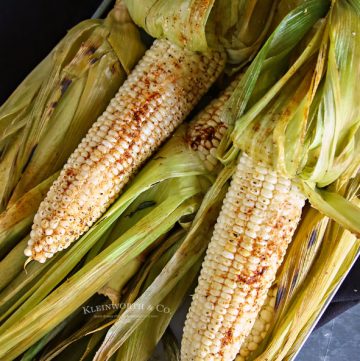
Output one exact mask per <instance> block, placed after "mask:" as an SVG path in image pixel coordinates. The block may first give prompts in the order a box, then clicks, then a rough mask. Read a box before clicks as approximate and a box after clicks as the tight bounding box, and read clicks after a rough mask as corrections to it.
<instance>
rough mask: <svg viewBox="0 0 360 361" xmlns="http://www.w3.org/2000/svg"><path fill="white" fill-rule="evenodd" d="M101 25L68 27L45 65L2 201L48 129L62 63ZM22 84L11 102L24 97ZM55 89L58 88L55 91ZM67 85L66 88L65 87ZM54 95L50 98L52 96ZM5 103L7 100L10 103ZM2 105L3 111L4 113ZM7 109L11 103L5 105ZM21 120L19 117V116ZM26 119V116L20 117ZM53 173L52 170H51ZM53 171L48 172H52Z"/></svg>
mask: <svg viewBox="0 0 360 361" xmlns="http://www.w3.org/2000/svg"><path fill="white" fill-rule="evenodd" d="M98 25H99V21H95V20H89V21H85V22H82V23H80V24H78V25H77V26H75V27H74V28H73V29H71V30H70V31H69V33H68V34H67V35H66V36H65V38H64V39H63V40H62V41H61V42H60V43H59V44H58V45H57V47H56V48H55V49H54V50H53V51H52V52H51V53H50V55H49V57H50V58H51V61H52V64H51V66H50V67H49V68H47V67H46V69H44V70H47V73H46V74H44V78H43V82H42V83H41V85H40V87H39V89H38V91H37V93H36V96H34V99H33V101H32V102H30V103H27V104H26V108H24V109H23V112H24V114H23V117H24V127H23V129H21V133H20V134H19V138H20V144H18V145H17V147H16V152H14V153H13V154H12V157H11V163H12V164H13V172H12V176H11V177H9V178H4V179H6V182H3V183H4V186H6V188H7V189H8V191H7V193H6V194H1V193H0V196H1V197H2V198H1V202H2V203H4V204H6V202H7V201H8V198H9V196H10V194H11V192H12V190H13V188H14V186H15V185H16V183H17V182H18V180H19V177H20V175H21V172H22V171H23V168H24V167H25V166H26V164H27V163H28V161H29V158H30V157H31V154H32V153H33V151H34V149H35V147H36V145H37V143H38V142H39V139H40V138H41V136H42V134H43V131H44V129H45V126H46V124H47V123H48V122H47V121H48V120H49V115H50V114H51V113H52V109H53V104H54V102H55V103H56V102H57V101H59V98H60V97H61V94H62V92H61V87H60V86H57V84H58V83H57V82H58V79H59V78H58V74H59V72H60V70H61V67H62V65H63V63H64V64H66V63H67V62H68V61H70V59H71V58H72V57H73V56H74V53H76V51H77V49H78V48H79V46H80V44H81V43H82V42H83V41H84V40H85V39H86V38H87V36H88V35H89V33H91V32H92V31H93V30H94V28H96V27H97V26H98ZM21 88H22V85H20V87H19V91H15V92H14V95H13V96H11V98H12V99H9V100H8V101H7V103H8V104H12V103H17V102H18V100H17V98H18V97H21V95H22V91H21ZM56 89H58V90H57V91H56ZM63 89H64V88H63ZM50 98H51V101H49V99H50ZM7 103H6V104H7ZM1 110H2V109H0V114H1ZM5 112H6V113H7V112H8V107H7V108H6V109H5ZM18 121H19V120H18ZM21 121H23V120H21ZM12 123H13V122H12V121H9V127H11V126H12ZM52 173H53V172H52ZM52 173H50V174H49V175H48V176H50V175H51V174H52Z"/></svg>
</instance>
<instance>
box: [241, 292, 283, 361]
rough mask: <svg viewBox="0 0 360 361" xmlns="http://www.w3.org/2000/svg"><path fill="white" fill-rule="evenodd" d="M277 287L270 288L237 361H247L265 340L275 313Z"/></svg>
mask: <svg viewBox="0 0 360 361" xmlns="http://www.w3.org/2000/svg"><path fill="white" fill-rule="evenodd" d="M276 295H277V287H276V286H275V287H273V288H270V290H269V292H268V294H267V297H266V300H265V302H264V304H263V306H262V308H261V310H260V312H259V314H258V317H257V319H256V321H255V323H254V326H253V328H252V329H251V332H250V334H249V336H248V337H247V338H246V339H245V341H244V343H243V345H242V346H241V349H240V351H239V353H238V355H237V356H236V359H235V361H246V359H247V357H248V356H249V355H250V354H251V353H252V352H254V351H255V350H256V349H257V348H258V347H259V345H260V343H261V342H262V341H263V340H264V338H265V336H266V333H267V331H268V330H269V328H270V326H271V323H272V320H273V318H274V314H275V303H276Z"/></svg>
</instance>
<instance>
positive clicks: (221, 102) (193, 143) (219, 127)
mask: <svg viewBox="0 0 360 361" xmlns="http://www.w3.org/2000/svg"><path fill="white" fill-rule="evenodd" d="M237 81H238V79H235V80H234V81H233V82H232V83H231V84H230V85H229V86H228V87H227V88H226V89H225V91H224V92H223V93H222V94H221V95H220V96H219V97H218V98H216V99H214V100H213V101H212V102H210V104H209V105H207V106H206V107H205V108H204V109H203V110H202V111H201V112H200V113H199V114H198V115H197V116H196V117H195V118H194V120H193V121H192V122H191V123H190V124H189V127H188V129H187V132H186V139H187V142H188V144H189V146H190V147H191V148H192V149H193V150H194V151H196V152H197V154H198V156H199V157H200V159H201V160H202V161H203V162H204V165H205V167H206V168H207V169H208V170H210V171H213V170H214V169H216V167H217V165H218V164H219V160H218V159H217V158H216V150H217V147H218V146H219V144H220V141H221V139H222V138H223V135H224V134H225V133H226V130H227V128H228V127H227V124H226V123H224V122H223V118H222V117H221V114H222V112H223V111H224V106H225V103H226V102H227V101H228V100H229V98H230V96H231V94H232V92H233V90H234V89H235V86H236V84H237Z"/></svg>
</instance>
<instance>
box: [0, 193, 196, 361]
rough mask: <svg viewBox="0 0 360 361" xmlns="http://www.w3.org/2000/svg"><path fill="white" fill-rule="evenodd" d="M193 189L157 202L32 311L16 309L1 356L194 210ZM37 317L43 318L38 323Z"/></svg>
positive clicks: (20, 347) (24, 344) (56, 319)
mask: <svg viewBox="0 0 360 361" xmlns="http://www.w3.org/2000/svg"><path fill="white" fill-rule="evenodd" d="M194 191H197V190H194V189H185V190H182V191H180V192H178V194H177V195H174V196H173V197H170V198H168V199H167V200H166V201H164V202H163V203H162V204H160V205H159V206H157V207H156V208H155V209H154V210H153V212H151V213H150V214H148V215H147V216H145V217H144V218H143V219H142V220H141V221H139V222H138V223H137V225H136V226H134V227H132V228H131V229H130V230H129V231H128V232H126V233H125V234H124V235H123V236H122V237H120V238H119V239H118V240H117V241H116V242H114V243H113V244H112V245H110V246H109V247H108V248H107V249H105V250H104V251H103V252H102V253H101V254H99V255H98V256H97V257H95V258H94V259H93V260H92V261H90V262H89V263H88V264H86V265H85V266H84V267H82V268H81V269H80V270H79V271H78V272H77V273H76V274H74V275H73V276H72V277H71V278H69V279H68V280H67V281H66V282H65V283H64V284H62V285H61V286H60V287H58V288H57V289H56V290H55V291H54V292H52V293H51V294H50V295H49V296H48V297H47V298H46V299H45V300H43V301H42V302H40V303H38V304H37V306H35V307H31V314H29V313H28V314H27V316H26V317H24V318H21V317H19V316H18V315H17V316H15V317H14V315H16V313H15V314H14V315H13V316H12V317H11V318H10V319H8V320H7V321H6V323H5V324H3V325H2V327H1V328H2V335H1V336H0V343H1V344H2V345H3V347H2V349H1V350H0V357H1V358H3V359H4V360H11V359H12V358H14V357H16V356H17V355H19V354H20V353H21V352H23V351H24V350H25V349H27V348H28V347H29V346H31V345H32V344H33V343H35V342H37V341H38V340H39V339H40V338H41V337H43V336H44V335H45V334H46V333H47V332H49V330H51V329H52V328H53V327H55V326H56V325H57V324H59V323H60V322H61V321H62V320H63V319H64V318H66V317H67V316H68V315H70V314H71V313H72V312H73V311H74V310H75V309H76V308H77V307H79V306H80V305H81V304H82V303H83V302H84V301H86V300H87V299H88V298H89V297H90V296H91V295H93V294H94V293H95V292H96V291H97V290H98V289H99V288H101V287H102V286H103V285H104V284H105V283H106V282H107V280H108V278H109V277H111V274H112V272H114V271H116V270H117V269H118V268H119V267H121V266H123V265H124V264H125V262H128V261H129V260H130V259H132V258H134V257H137V256H138V255H139V254H140V253H141V252H142V251H143V250H144V249H145V248H147V246H148V245H149V244H151V242H153V241H154V240H156V239H157V238H158V237H159V236H160V235H161V234H163V233H165V232H167V231H168V230H169V229H170V228H172V227H173V225H174V223H175V222H176V221H177V220H178V219H179V217H180V216H181V215H183V214H186V213H191V212H193V211H194V207H196V205H197V204H198V201H196V199H193V198H191V197H192V196H193V195H194V193H193V192H194ZM189 197H190V198H189ZM60 305H61V307H60V309H59V308H58V307H59V306H60ZM39 318H41V319H42V322H41V324H40V323H39V322H38V320H39ZM14 320H16V322H14ZM6 324H7V326H5V325H6ZM4 327H5V328H6V330H5V329H4Z"/></svg>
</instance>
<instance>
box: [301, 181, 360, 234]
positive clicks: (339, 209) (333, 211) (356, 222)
mask: <svg viewBox="0 0 360 361" xmlns="http://www.w3.org/2000/svg"><path fill="white" fill-rule="evenodd" d="M303 191H304V194H306V196H307V198H308V199H309V201H310V203H311V205H312V206H313V207H315V208H316V209H319V210H321V212H322V213H324V214H325V215H327V216H328V217H330V218H331V219H333V220H335V221H336V222H338V223H339V224H341V225H342V226H343V227H345V228H346V229H348V230H350V231H351V232H353V233H354V234H355V235H356V236H357V237H359V236H360V208H359V207H357V206H355V205H354V204H353V203H351V202H349V201H348V200H346V199H345V198H343V197H342V196H341V195H339V194H337V193H336V192H330V191H327V190H324V189H317V188H314V186H311V185H309V184H307V183H305V182H304V183H303Z"/></svg>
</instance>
